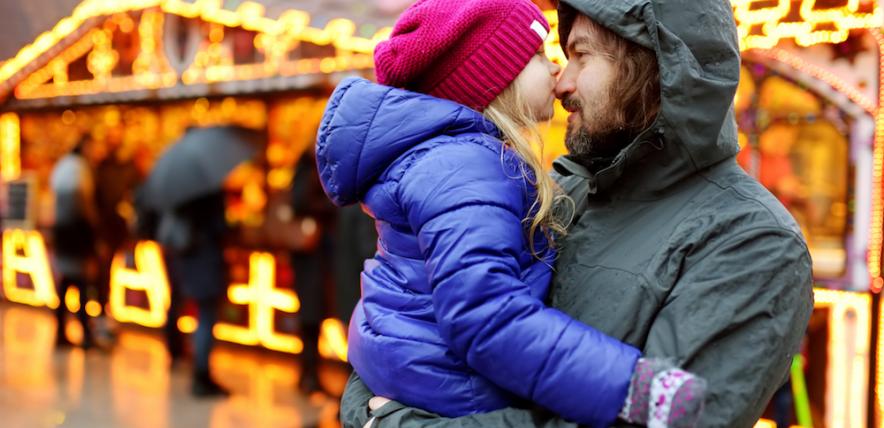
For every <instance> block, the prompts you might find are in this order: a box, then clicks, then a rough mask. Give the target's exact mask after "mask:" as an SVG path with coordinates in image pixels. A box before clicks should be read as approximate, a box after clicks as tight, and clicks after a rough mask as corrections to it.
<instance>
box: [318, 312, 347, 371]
mask: <svg viewBox="0 0 884 428" xmlns="http://www.w3.org/2000/svg"><path fill="white" fill-rule="evenodd" d="M319 355H322V356H323V357H325V358H328V359H330V360H331V359H337V360H340V361H343V362H347V327H346V326H345V325H344V323H342V322H341V320H338V319H334V318H329V319H326V320H325V321H323V322H322V327H321V330H320V336H319Z"/></svg>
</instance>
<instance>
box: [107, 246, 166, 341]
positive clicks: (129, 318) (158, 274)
mask: <svg viewBox="0 0 884 428" xmlns="http://www.w3.org/2000/svg"><path fill="white" fill-rule="evenodd" d="M165 273H166V268H165V266H164V264H163V256H162V250H161V249H160V246H159V244H157V243H156V242H151V241H142V242H139V243H138V244H137V245H136V246H135V269H129V268H127V267H126V258H125V256H123V255H122V254H118V255H116V256H115V257H114V260H113V262H112V263H111V283H110V304H111V314H112V315H113V317H114V319H116V320H117V321H120V322H134V323H136V324H140V325H143V326H146V327H162V326H163V325H164V324H165V323H166V311H167V310H168V309H169V303H170V301H169V299H170V296H169V283H168V281H167V279H166V275H165ZM126 290H137V291H143V292H144V293H145V294H146V296H147V303H148V304H147V308H146V309H145V308H141V307H137V306H130V305H128V304H127V303H126Z"/></svg>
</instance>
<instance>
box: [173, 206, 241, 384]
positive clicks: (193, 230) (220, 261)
mask: <svg viewBox="0 0 884 428" xmlns="http://www.w3.org/2000/svg"><path fill="white" fill-rule="evenodd" d="M224 213H225V203H224V194H223V193H221V192H218V193H215V194H212V195H209V196H205V197H202V198H200V199H197V200H194V201H191V202H189V203H187V204H186V205H184V206H182V207H180V208H178V209H177V210H175V211H174V212H165V213H163V215H162V216H161V219H160V222H159V231H158V233H157V236H158V239H159V241H160V243H161V244H163V246H164V249H165V250H166V251H167V252H168V257H167V260H168V262H169V265H170V266H169V272H170V275H172V276H174V277H175V284H176V286H178V287H180V294H181V295H182V296H184V297H187V298H190V299H193V300H194V301H195V302H196V305H197V313H198V327H197V330H196V331H195V332H194V334H193V348H194V362H193V364H194V374H193V384H192V388H191V392H192V393H193V395H195V396H199V397H202V396H217V395H226V394H228V392H227V391H226V390H225V389H224V388H223V387H222V386H221V385H219V384H217V383H216V382H215V381H214V380H213V379H212V378H211V377H210V375H209V354H210V353H211V351H212V347H213V345H214V341H215V339H214V336H213V333H212V330H213V328H214V326H215V323H216V322H217V319H218V318H217V314H218V309H219V306H220V304H221V301H222V299H223V297H224V296H225V294H226V291H227V265H226V263H225V262H224V247H223V240H224V235H225V232H226V231H227V223H226V220H225V216H224ZM169 322H170V323H173V324H174V323H175V320H171V319H170V320H169Z"/></svg>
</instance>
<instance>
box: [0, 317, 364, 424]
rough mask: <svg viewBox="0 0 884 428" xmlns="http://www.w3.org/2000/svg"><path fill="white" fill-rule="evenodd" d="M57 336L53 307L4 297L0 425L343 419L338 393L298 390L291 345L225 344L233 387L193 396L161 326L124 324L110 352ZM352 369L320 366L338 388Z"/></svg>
mask: <svg viewBox="0 0 884 428" xmlns="http://www.w3.org/2000/svg"><path fill="white" fill-rule="evenodd" d="M69 318H70V320H69V321H68V322H67V328H68V329H69V330H70V331H69V332H68V334H69V336H71V337H70V338H71V339H78V338H77V337H76V336H78V335H79V334H80V326H79V323H78V322H77V321H76V320H75V319H73V317H69ZM54 342H55V319H54V317H53V316H52V313H51V312H50V311H48V310H46V309H36V308H28V307H25V306H18V305H9V304H0V415H3V422H2V426H4V427H6V426H11V427H17V426H21V427H32V426H59V425H63V426H69V427H81V426H82V427H86V426H95V425H96V424H98V425H102V424H104V425H106V426H125V427H136V428H141V427H145V428H148V427H150V428H168V427H170V426H205V427H211V428H226V427H242V426H255V427H268V428H273V427H299V426H317V427H320V428H331V427H337V426H338V423H337V412H338V406H337V399H334V398H329V397H328V396H326V395H322V394H320V395H316V396H312V397H304V396H302V395H300V394H298V393H297V389H296V384H297V381H298V379H299V377H300V370H299V367H298V364H297V359H296V357H294V356H291V355H287V354H282V353H275V352H267V351H261V350H256V349H249V348H245V347H240V346H236V345H224V344H219V345H218V346H217V347H216V349H215V351H214V352H213V354H212V359H211V364H212V372H213V373H214V375H215V376H216V378H217V379H219V380H220V381H221V383H223V384H224V385H225V386H227V387H228V388H230V389H231V390H232V391H233V395H232V396H231V397H230V398H229V399H224V400H196V399H193V398H191V397H190V395H189V390H190V366H189V364H186V363H185V364H182V365H177V366H175V368H174V369H170V368H169V356H168V353H167V352H166V349H165V346H164V344H163V341H162V338H161V335H160V334H159V333H158V332H155V331H149V330H133V329H131V328H130V329H124V330H123V331H122V332H121V334H120V335H119V337H118V340H117V343H116V344H115V346H114V347H113V348H112V349H111V350H110V351H109V352H102V351H99V350H88V351H83V350H82V349H79V348H72V349H67V350H55V351H54V352H53V346H54ZM346 378H347V372H346V370H345V369H344V368H343V367H342V366H339V365H337V364H334V363H331V364H327V365H323V366H322V367H321V370H320V383H321V384H322V386H323V387H324V388H325V389H326V390H327V391H329V392H330V393H333V394H339V393H340V392H341V391H342V390H343V388H344V384H345V382H346ZM9 397H14V398H13V399H6V398H9Z"/></svg>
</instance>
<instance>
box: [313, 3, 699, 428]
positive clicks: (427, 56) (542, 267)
mask: <svg viewBox="0 0 884 428" xmlns="http://www.w3.org/2000/svg"><path fill="white" fill-rule="evenodd" d="M548 32H549V24H548V23H547V21H546V19H545V18H544V15H543V14H542V12H541V11H540V10H539V9H538V8H537V6H535V5H534V4H533V3H531V2H530V1H528V0H465V1H458V2H451V1H447V0H423V1H418V2H417V3H415V4H414V5H412V6H411V7H410V8H409V9H408V10H406V11H405V13H404V14H403V15H402V16H401V17H400V19H399V21H398V22H397V23H396V26H395V28H394V30H393V33H392V36H391V38H390V39H389V40H388V41H386V42H384V43H381V44H380V45H379V46H378V48H377V50H376V52H375V61H376V70H377V78H378V82H379V84H375V83H371V82H369V81H367V80H364V79H359V78H351V79H347V80H345V81H343V82H342V83H341V84H340V85H339V86H338V87H337V89H336V90H335V91H334V93H333V94H332V96H331V98H330V100H329V102H328V106H327V108H326V112H325V114H324V117H323V119H322V122H321V125H320V130H319V135H318V139H317V145H316V154H317V164H318V167H319V175H320V178H321V181H322V184H323V188H324V190H325V192H326V194H327V195H328V196H329V198H330V199H331V200H332V201H333V202H334V203H336V204H337V205H341V206H344V205H349V204H353V203H356V202H360V203H362V204H363V206H364V207H365V208H366V209H367V211H368V212H369V213H370V214H371V215H372V216H373V217H374V218H375V222H376V226H377V230H378V234H379V238H378V252H377V255H376V256H375V257H374V258H373V259H370V260H368V261H366V263H365V269H364V270H363V272H362V299H361V300H360V302H359V304H358V305H357V307H356V309H355V311H354V313H353V317H352V319H351V322H350V331H349V340H350V343H349V361H350V362H351V363H352V365H353V367H354V369H355V371H356V372H357V373H358V375H359V376H360V377H361V379H362V380H363V381H364V382H365V384H366V385H367V386H368V387H369V388H370V389H371V390H372V391H373V392H374V393H375V394H378V395H381V396H384V397H389V398H392V399H395V400H397V401H399V402H401V403H404V404H407V405H411V406H416V407H419V408H422V409H426V410H429V411H432V412H436V413H438V414H441V415H445V416H462V415H470V414H476V413H482V412H488V411H492V410H496V409H500V408H504V407H507V406H511V405H513V404H516V403H521V402H526V401H527V402H534V403H537V404H539V405H541V406H543V407H546V408H548V409H550V410H552V411H554V412H556V413H557V414H560V415H563V416H565V417H566V418H568V419H571V420H574V421H577V422H580V423H583V424H588V425H591V426H607V425H610V424H611V423H612V422H613V421H614V420H615V419H616V418H617V417H618V416H620V417H625V418H627V419H629V420H631V421H633V422H636V423H641V424H646V423H656V424H657V426H693V423H694V421H696V419H697V418H698V417H699V415H700V414H701V412H702V406H703V394H704V392H703V391H704V381H703V380H702V379H701V378H698V377H696V376H694V375H692V374H690V373H688V372H685V371H682V370H680V369H678V368H676V367H674V366H673V365H671V364H669V363H667V362H665V361H662V360H653V359H643V358H641V355H640V352H639V351H638V350H637V349H635V348H633V347H632V346H629V345H625V344H623V343H621V342H619V341H616V340H614V339H612V338H610V337H607V336H605V335H603V334H601V333H599V332H598V331H597V330H595V329H593V328H591V327H589V326H587V325H584V324H581V323H580V322H578V321H576V320H574V319H572V318H570V317H568V316H567V315H565V314H563V313H562V312H560V311H558V310H555V309H552V308H549V307H547V306H545V305H544V299H545V298H546V294H547V291H548V285H549V281H550V278H551V276H552V273H553V272H552V264H553V263H554V261H555V257H556V246H557V242H558V240H559V239H561V237H562V236H563V235H564V232H565V227H566V223H567V221H568V219H567V218H562V216H559V215H556V212H557V211H558V210H554V207H558V206H561V207H563V208H565V209H567V208H568V207H569V204H568V202H569V201H570V200H569V199H567V198H566V197H564V196H562V195H560V194H559V191H558V190H557V188H556V186H555V184H554V183H553V181H552V178H550V177H549V176H548V175H546V173H545V172H544V171H543V169H542V166H541V162H540V160H539V158H538V156H537V155H536V154H535V149H538V150H542V145H541V144H540V141H539V138H537V135H538V133H537V131H536V128H535V124H536V123H537V122H538V121H542V120H549V119H550V118H551V117H552V114H553V102H554V100H555V92H554V89H555V86H556V76H557V75H558V74H559V72H560V71H561V69H560V67H559V66H557V65H555V64H553V63H551V62H550V61H549V60H548V59H547V58H546V55H545V53H544V51H543V46H544V41H545V39H546V37H547V35H548ZM571 208H572V209H571V211H572V212H573V207H571ZM652 393H653V394H654V397H653V400H654V401H655V402H658V403H660V406H658V407H656V408H655V409H656V410H658V411H657V412H651V411H646V412H641V411H631V410H630V409H632V410H634V409H639V408H641V409H646V408H648V406H642V404H641V403H647V402H648V401H651V394H652ZM663 407H665V411H660V409H662V408H663ZM652 413H653V414H652Z"/></svg>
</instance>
